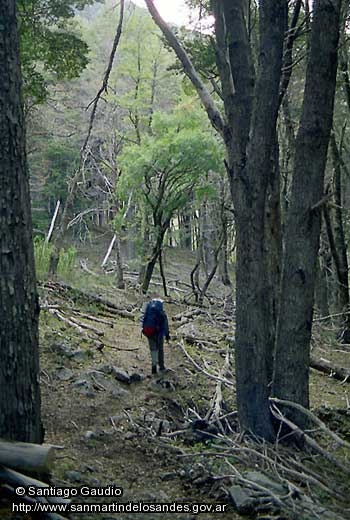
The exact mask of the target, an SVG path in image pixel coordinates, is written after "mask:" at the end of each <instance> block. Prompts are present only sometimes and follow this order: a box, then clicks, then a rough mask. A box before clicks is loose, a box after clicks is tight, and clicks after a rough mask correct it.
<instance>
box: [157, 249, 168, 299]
mask: <svg viewBox="0 0 350 520" xmlns="http://www.w3.org/2000/svg"><path fill="white" fill-rule="evenodd" d="M158 260H159V272H160V276H161V278H162V284H163V291H164V296H168V290H167V286H166V280H165V274H164V266H163V253H162V250H160V252H159V255H158Z"/></svg>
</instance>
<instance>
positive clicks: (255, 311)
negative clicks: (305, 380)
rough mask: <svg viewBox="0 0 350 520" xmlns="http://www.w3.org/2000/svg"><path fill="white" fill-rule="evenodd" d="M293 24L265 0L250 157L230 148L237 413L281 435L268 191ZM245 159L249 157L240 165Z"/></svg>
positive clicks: (230, 18) (283, 7)
mask: <svg viewBox="0 0 350 520" xmlns="http://www.w3.org/2000/svg"><path fill="white" fill-rule="evenodd" d="M225 4H226V2H225ZM227 4H228V2H227ZM231 9H232V13H230V10H231ZM235 10H236V7H232V4H231V5H230V6H228V7H227V8H226V10H225V17H226V23H228V22H230V23H231V26H230V30H231V32H230V33H229V49H230V46H231V45H232V52H233V51H234V50H235V49H236V48H237V45H234V41H235V39H236V38H237V34H242V32H243V31H244V27H243V26H242V25H241V27H240V29H239V30H240V33H238V31H237V30H235V24H237V16H236V13H235ZM241 12H242V11H241ZM243 21H244V20H243ZM286 23H287V4H286V2H284V1H282V0H281V1H277V2H276V1H274V2H272V1H271V2H270V1H266V2H264V3H261V4H260V35H261V36H260V54H259V72H258V76H257V84H256V100H255V107H254V112H253V115H252V123H251V128H252V133H251V136H250V145H248V148H247V151H248V157H247V158H245V157H244V156H245V153H244V150H245V148H243V149H241V153H240V154H237V150H236V149H235V148H236V146H237V142H234V143H232V145H231V147H230V149H229V153H230V155H229V173H230V177H231V192H232V197H233V200H234V203H235V210H236V226H237V265H236V294H237V296H236V305H237V314H236V348H235V356H236V362H235V366H236V382H237V408H238V416H239V421H240V423H241V427H242V428H244V429H248V430H250V431H252V432H254V434H255V435H258V436H260V437H263V438H265V439H267V440H272V439H273V438H274V431H273V426H272V420H271V415H270V411H269V402H268V397H269V393H270V390H269V384H270V382H271V381H270V379H269V377H270V374H271V371H272V370H271V367H272V363H273V342H272V339H273V338H272V337H271V330H272V323H273V311H272V309H271V301H272V287H271V280H270V279H269V277H268V276H266V273H267V272H268V266H269V260H268V244H267V243H266V234H265V221H266V220H265V219H266V193H267V187H268V180H269V176H270V174H271V169H272V164H271V157H272V154H273V150H274V146H275V127H276V120H277V112H278V91H279V83H280V77H281V65H282V52H283V38H284V33H285V29H286ZM237 29H238V28H237ZM234 30H235V32H233V31H234ZM230 40H231V41H230ZM242 40H245V38H242ZM231 59H232V60H234V59H235V56H234V55H232V58H231ZM238 65H239V64H237V63H236V64H235V65H231V70H232V72H233V82H234V84H235V85H236V83H237V81H236V79H235V76H236V75H237V76H238V77H239V76H240V75H243V79H241V81H242V84H241V87H242V88H244V83H246V82H247V80H248V79H249V72H248V71H249V60H248V59H247V60H246V64H245V65H242V64H240V65H241V66H240V67H239V68H238ZM238 77H237V80H238ZM244 78H245V81H244ZM243 95H244V96H246V95H247V93H244V94H243V93H242V96H243ZM228 99H229V98H228ZM225 109H226V113H227V117H229V116H230V115H231V117H232V115H233V113H234V112H233V109H234V106H231V107H230V106H226V107H225ZM241 109H242V107H241ZM231 112H232V114H231ZM242 117H243V114H242ZM237 123H238V124H241V121H240V120H239V118H238V120H237V122H233V121H232V127H233V129H234V131H235V132H240V133H239V134H238V135H240V137H241V142H242V140H243V142H244V141H245V140H247V139H248V131H249V127H248V129H246V131H245V132H244V133H243V134H242V130H241V129H240V128H235V126H236V125H237ZM242 124H244V123H242ZM243 129H244V128H243ZM240 157H241V158H242V159H243V161H242V162H241V161H239V162H238V164H237V159H238V160H239V158H240ZM242 164H243V167H242Z"/></svg>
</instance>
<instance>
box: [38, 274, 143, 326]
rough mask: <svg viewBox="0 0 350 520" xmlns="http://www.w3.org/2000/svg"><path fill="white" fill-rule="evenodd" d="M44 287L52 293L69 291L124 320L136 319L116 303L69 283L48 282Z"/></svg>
mask: <svg viewBox="0 0 350 520" xmlns="http://www.w3.org/2000/svg"><path fill="white" fill-rule="evenodd" d="M43 287H44V288H46V289H49V290H51V291H54V292H57V293H61V294H62V293H63V294H64V293H66V292H67V291H69V292H71V293H72V295H75V296H76V298H77V299H79V298H81V299H83V300H85V301H86V302H88V303H94V304H98V305H101V306H103V307H105V308H106V309H108V311H109V312H110V313H113V314H117V315H118V316H121V317H122V318H127V319H130V320H133V321H134V319H135V316H134V314H133V313H132V312H130V311H129V310H126V309H123V308H121V307H120V306H118V305H116V304H115V303H114V302H112V301H110V300H107V299H105V298H102V297H101V296H97V295H94V294H91V293H88V292H85V291H82V290H81V289H77V288H76V287H73V286H72V285H69V284H67V283H63V282H53V281H50V282H46V283H44V284H43Z"/></svg>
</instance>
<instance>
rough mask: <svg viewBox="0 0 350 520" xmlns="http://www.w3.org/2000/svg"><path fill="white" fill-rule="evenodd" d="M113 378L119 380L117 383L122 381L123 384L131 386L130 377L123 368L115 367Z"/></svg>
mask: <svg viewBox="0 0 350 520" xmlns="http://www.w3.org/2000/svg"><path fill="white" fill-rule="evenodd" d="M113 376H114V377H115V378H116V379H117V381H120V382H121V383H128V384H130V376H129V374H128V373H127V372H126V371H125V370H123V369H122V368H119V367H113Z"/></svg>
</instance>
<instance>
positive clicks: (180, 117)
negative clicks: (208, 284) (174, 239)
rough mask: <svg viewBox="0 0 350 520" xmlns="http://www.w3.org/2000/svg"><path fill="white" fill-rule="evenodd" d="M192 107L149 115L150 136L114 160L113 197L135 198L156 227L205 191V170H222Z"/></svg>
mask: <svg viewBox="0 0 350 520" xmlns="http://www.w3.org/2000/svg"><path fill="white" fill-rule="evenodd" d="M192 101H193V100H187V101H186V102H184V103H182V104H181V105H179V106H178V107H177V108H176V110H175V111H174V112H173V113H171V114H167V113H161V112H158V113H156V114H154V118H153V124H152V132H151V133H150V134H148V135H146V136H144V137H143V140H142V143H141V145H135V144H132V145H129V146H126V147H124V150H123V153H122V155H121V158H120V166H121V170H122V174H121V178H120V181H119V183H118V186H117V190H118V195H119V197H120V198H122V199H124V200H126V198H127V197H128V195H129V193H130V191H133V192H135V193H136V194H138V195H139V196H140V197H141V200H142V203H143V204H144V205H145V206H146V207H148V208H149V209H150V210H151V212H152V215H153V221H154V224H157V225H163V224H164V222H166V221H168V220H169V219H170V218H171V217H172V215H173V214H174V212H175V211H176V210H179V209H181V208H183V207H184V206H185V205H186V204H187V203H188V201H189V193H190V192H191V191H193V190H194V191H195V190H196V189H197V188H198V187H201V191H202V192H203V190H205V189H207V190H209V191H210V188H211V187H210V186H205V185H206V174H207V172H208V171H209V170H215V171H221V170H222V161H223V156H224V155H223V148H222V145H221V143H220V142H219V141H218V139H217V138H216V136H215V135H214V134H213V131H212V130H211V128H210V127H209V126H208V123H207V120H206V118H205V115H204V114H203V112H202V111H201V110H199V109H196V108H195V107H194V106H193V104H192Z"/></svg>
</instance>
